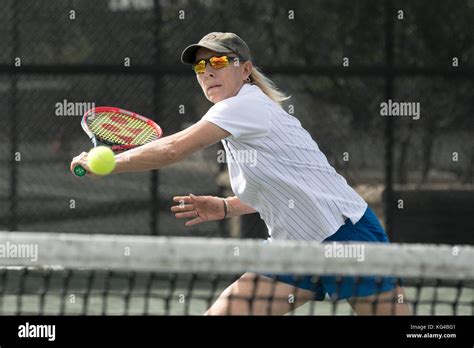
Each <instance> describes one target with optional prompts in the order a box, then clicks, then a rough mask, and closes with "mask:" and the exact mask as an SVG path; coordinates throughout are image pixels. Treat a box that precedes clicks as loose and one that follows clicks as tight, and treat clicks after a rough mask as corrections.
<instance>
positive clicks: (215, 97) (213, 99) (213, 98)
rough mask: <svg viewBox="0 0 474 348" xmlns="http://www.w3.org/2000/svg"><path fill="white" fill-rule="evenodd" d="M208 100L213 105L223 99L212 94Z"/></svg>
mask: <svg viewBox="0 0 474 348" xmlns="http://www.w3.org/2000/svg"><path fill="white" fill-rule="evenodd" d="M208 99H209V100H210V101H211V102H213V103H214V104H215V103H218V102H220V101H221V100H223V99H224V98H222V96H220V95H216V94H213V95H210V96H209V98H208Z"/></svg>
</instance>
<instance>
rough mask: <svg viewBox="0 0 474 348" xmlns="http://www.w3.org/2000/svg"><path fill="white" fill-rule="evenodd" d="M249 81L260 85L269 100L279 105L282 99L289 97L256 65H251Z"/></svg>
mask: <svg viewBox="0 0 474 348" xmlns="http://www.w3.org/2000/svg"><path fill="white" fill-rule="evenodd" d="M250 81H251V82H250V83H252V84H254V85H256V86H258V87H260V89H261V90H262V92H263V93H265V94H266V95H267V96H268V97H269V98H270V99H271V100H273V101H274V102H275V103H277V104H278V105H279V106H280V107H281V104H282V102H283V101H285V100H288V99H290V96H287V95H286V94H285V93H283V92H282V91H280V90H279V89H278V87H277V86H276V85H275V83H274V82H273V81H272V80H270V79H269V78H268V77H267V76H265V75H264V74H263V72H262V71H261V70H260V69H259V68H257V67H256V66H252V72H251V73H250Z"/></svg>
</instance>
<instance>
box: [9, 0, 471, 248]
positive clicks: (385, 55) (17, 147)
mask: <svg viewBox="0 0 474 348" xmlns="http://www.w3.org/2000/svg"><path fill="white" fill-rule="evenodd" d="M472 23H474V1H469V0H465V1H457V2H455V4H454V3H453V2H447V1H429V0H422V1H416V2H414V1H368V0H367V1H362V0H356V1H350V2H349V1H343V0H336V1H334V0H331V1H329V0H328V1H303V0H299V1H277V0H276V1H259V2H257V1H235V0H232V1H228V0H225V1H217V0H178V1H170V0H104V1H85V0H74V1H72V0H36V1H32V0H30V1H27V0H3V1H2V2H1V3H0V46H1V49H0V110H1V117H0V139H1V147H0V161H1V166H0V229H1V230H13V231H41V232H71V233H91V232H94V233H107V234H109V233H110V234H112V233H113V234H144V235H173V236H177V235H178V236H216V237H244V238H265V236H266V230H265V227H264V224H263V222H262V221H261V220H260V217H259V215H258V214H253V215H248V216H245V217H242V218H234V219H232V220H229V221H225V222H216V223H206V224H201V225H198V226H195V227H193V228H185V227H184V222H183V221H182V220H176V219H175V218H174V215H173V214H171V213H170V212H169V207H170V206H171V205H172V201H171V199H172V197H173V196H174V195H183V194H189V193H194V194H196V195H200V194H205V195H217V196H224V195H231V194H232V192H231V191H230V187H229V180H228V177H227V168H226V165H225V164H222V163H218V162H217V152H218V150H220V149H221V145H220V144H219V145H216V146H213V147H211V148H208V149H206V150H205V151H202V152H200V153H196V154H195V155H193V156H191V157H189V158H188V159H186V160H185V161H183V162H181V163H178V164H175V165H172V166H170V167H168V168H164V169H162V170H159V171H155V172H151V173H138V174H122V175H117V176H112V177H107V178H105V179H102V180H99V181H92V180H88V179H86V180H80V179H77V178H75V177H74V176H73V175H72V174H71V173H70V172H69V163H70V161H71V159H72V157H74V156H76V155H78V154H79V153H80V152H82V151H87V150H88V149H90V147H91V143H90V141H89V140H88V138H87V136H86V135H85V133H83V131H82V129H81V127H80V120H81V116H82V114H79V113H75V112H72V113H69V114H68V115H58V112H57V110H58V103H59V104H66V103H76V105H77V104H81V103H95V105H96V106H116V107H121V108H124V109H128V110H132V111H135V112H137V113H140V114H142V115H144V116H147V117H149V118H151V119H153V120H155V121H156V122H157V123H158V124H160V126H161V127H162V128H163V130H164V133H165V135H169V134H172V133H175V132H177V131H179V130H181V129H184V128H186V127H188V126H189V125H191V124H192V123H194V122H196V121H198V120H199V119H200V118H201V117H202V116H203V115H204V114H205V113H206V111H207V110H208V109H209V108H210V107H211V104H210V103H209V102H208V101H207V100H206V99H205V98H204V96H203V94H202V91H201V90H200V88H199V86H198V84H197V82H196V80H195V76H194V73H193V72H192V71H191V69H190V68H189V66H184V65H182V64H181V63H180V60H179V58H180V53H181V51H182V49H183V48H184V47H186V46H187V45H189V44H192V43H195V42H197V41H198V40H199V39H200V38H201V37H202V36H204V35H205V34H207V33H208V32H212V31H231V32H235V33H237V34H238V35H239V36H241V37H242V38H243V39H244V40H245V41H246V42H247V43H248V45H249V47H250V49H251V52H252V55H253V61H254V64H255V65H257V66H259V67H260V68H262V69H263V71H264V72H265V73H266V74H268V76H269V77H270V78H272V79H273V80H274V81H275V83H276V84H277V86H279V88H280V89H281V90H282V91H284V92H285V93H287V94H289V95H291V99H289V100H288V101H287V102H286V103H285V105H284V108H285V110H287V111H288V112H289V113H291V114H293V115H294V116H296V117H297V118H298V119H299V120H300V121H301V122H302V124H303V126H304V127H305V128H306V129H307V130H308V131H309V132H310V133H311V135H312V136H313V138H314V139H315V140H316V141H317V143H318V144H319V146H320V148H321V149H322V151H323V152H324V153H325V154H326V155H327V156H328V159H329V161H330V163H331V164H332V165H334V167H335V168H336V170H337V171H338V172H339V173H341V174H342V175H344V176H345V177H346V179H347V180H348V182H349V184H350V185H352V186H353V187H354V188H355V189H356V190H357V191H358V192H359V193H360V194H361V195H362V196H363V197H364V198H365V199H366V200H367V202H368V203H369V205H370V206H371V207H372V208H373V209H374V210H375V211H376V213H377V215H378V216H379V217H380V218H381V220H382V221H383V223H384V225H385V227H386V228H387V230H388V233H389V236H390V238H391V239H392V240H393V241H399V242H426V243H449V244H456V243H461V244H474V234H473V233H472V232H473V224H472V216H473V212H474V209H473V207H474V195H473V192H474V191H473V187H474V185H473V167H474V142H473V138H474V137H473V135H474V122H473V121H472V119H473V118H472V117H473V113H474V78H473V77H474V31H473V30H472V28H473V27H472ZM388 99H392V100H394V101H401V102H416V103H420V118H419V119H413V118H412V117H382V116H381V114H380V111H381V108H380V104H381V103H382V102H385V101H387V100H388ZM347 156H348V157H347Z"/></svg>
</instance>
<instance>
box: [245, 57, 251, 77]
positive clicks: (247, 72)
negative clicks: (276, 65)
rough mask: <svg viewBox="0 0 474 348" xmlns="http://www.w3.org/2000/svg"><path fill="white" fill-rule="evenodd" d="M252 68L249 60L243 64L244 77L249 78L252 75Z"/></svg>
mask: <svg viewBox="0 0 474 348" xmlns="http://www.w3.org/2000/svg"><path fill="white" fill-rule="evenodd" d="M252 68H253V64H252V62H251V61H250V60H249V61H246V62H245V64H244V74H245V76H248V77H250V74H251V73H252Z"/></svg>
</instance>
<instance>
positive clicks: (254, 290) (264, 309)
mask: <svg viewBox="0 0 474 348" xmlns="http://www.w3.org/2000/svg"><path fill="white" fill-rule="evenodd" d="M314 296H315V293H314V292H312V291H309V290H305V289H300V288H297V287H295V286H292V285H289V284H285V283H282V282H279V281H275V280H273V279H271V278H268V277H265V276H261V275H258V274H256V273H245V274H244V275H242V276H241V277H240V278H239V279H238V280H236V281H235V282H234V283H232V284H231V285H230V286H229V287H227V288H226V289H225V290H224V291H223V292H222V294H220V296H219V297H218V298H217V300H216V302H215V303H214V304H213V305H212V306H211V308H209V309H208V311H207V312H206V313H205V314H206V315H282V314H286V313H288V312H289V311H291V310H293V309H294V308H296V307H298V306H301V305H303V304H304V303H306V302H307V301H309V300H312V299H314Z"/></svg>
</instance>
